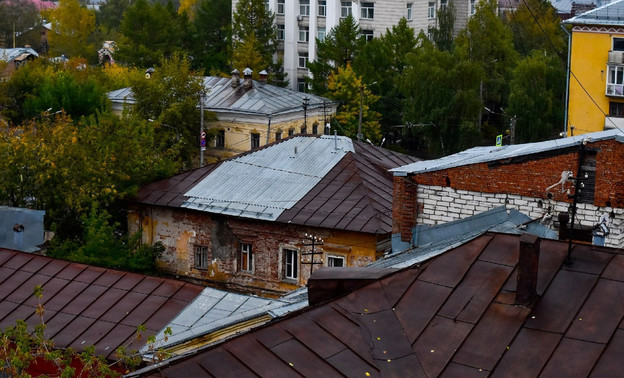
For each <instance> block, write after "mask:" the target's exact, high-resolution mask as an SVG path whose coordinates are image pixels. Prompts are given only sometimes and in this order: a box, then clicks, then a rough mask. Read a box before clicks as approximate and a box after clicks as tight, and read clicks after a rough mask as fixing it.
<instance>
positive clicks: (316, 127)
mask: <svg viewBox="0 0 624 378" xmlns="http://www.w3.org/2000/svg"><path fill="white" fill-rule="evenodd" d="M312 134H314V135H316V134H318V122H314V123H313V124H312Z"/></svg>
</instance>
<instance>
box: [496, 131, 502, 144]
mask: <svg viewBox="0 0 624 378" xmlns="http://www.w3.org/2000/svg"><path fill="white" fill-rule="evenodd" d="M502 145H503V134H499V135H497V136H496V147H500V146H502Z"/></svg>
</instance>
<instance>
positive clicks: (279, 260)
mask: <svg viewBox="0 0 624 378" xmlns="http://www.w3.org/2000/svg"><path fill="white" fill-rule="evenodd" d="M416 160H417V159H416V158H413V157H409V156H405V155H402V154H398V153H395V152H391V151H387V150H384V149H382V148H378V147H375V146H372V145H370V144H367V143H364V142H361V141H353V140H351V139H349V138H346V137H338V136H311V135H307V136H303V135H300V136H293V137H290V138H287V139H285V140H281V141H279V142H276V143H274V144H271V145H269V146H266V147H264V148H260V149H257V150H254V151H252V152H249V153H247V154H243V155H240V156H237V157H234V158H231V159H228V160H226V161H222V162H219V163H215V164H212V165H209V166H207V167H204V168H200V169H196V170H192V171H190V172H187V173H184V174H181V175H178V176H174V177H172V178H169V179H166V180H162V181H158V182H154V183H151V184H148V185H146V186H145V187H143V188H141V189H140V191H139V193H138V196H137V198H136V200H135V201H134V202H133V203H131V204H130V210H129V211H130V212H129V222H128V223H129V228H130V231H131V232H136V231H140V232H141V233H142V240H143V241H144V242H145V243H150V244H151V243H154V242H158V241H159V242H162V243H163V244H164V245H165V247H166V251H165V253H164V255H163V256H162V258H161V260H160V266H161V268H162V269H163V270H165V271H166V272H169V273H172V274H176V275H179V276H185V277H190V278H193V279H197V280H199V281H205V282H208V281H210V282H220V283H224V284H227V285H228V286H230V287H237V286H238V287H245V288H246V289H250V288H256V289H257V290H260V291H264V292H265V293H271V292H273V293H277V292H284V291H288V290H291V289H294V288H296V287H298V286H301V285H304V284H305V283H306V282H307V278H308V277H309V275H310V271H311V270H314V269H316V268H317V267H319V266H336V267H338V266H344V267H347V266H349V267H352V266H363V265H366V264H367V263H370V262H372V261H374V260H376V259H377V258H379V257H380V256H382V255H383V254H384V253H385V252H388V251H389V250H390V233H391V231H392V219H391V215H392V175H391V174H390V173H389V172H388V171H387V170H388V169H389V168H393V167H398V166H400V165H403V164H407V163H410V162H413V161H416ZM313 252H314V255H312V254H311V253H313ZM311 263H314V264H311Z"/></svg>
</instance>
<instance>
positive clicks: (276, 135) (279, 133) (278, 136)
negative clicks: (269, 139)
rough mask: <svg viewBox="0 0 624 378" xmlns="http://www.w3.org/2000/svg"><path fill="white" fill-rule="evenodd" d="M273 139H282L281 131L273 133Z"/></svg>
mask: <svg viewBox="0 0 624 378" xmlns="http://www.w3.org/2000/svg"><path fill="white" fill-rule="evenodd" d="M275 140H282V132H281V131H278V132H276V133H275Z"/></svg>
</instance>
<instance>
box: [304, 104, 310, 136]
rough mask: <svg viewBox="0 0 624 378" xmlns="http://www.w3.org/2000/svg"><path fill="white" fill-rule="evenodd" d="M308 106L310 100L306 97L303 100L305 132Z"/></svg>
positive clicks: (306, 129) (306, 130)
mask: <svg viewBox="0 0 624 378" xmlns="http://www.w3.org/2000/svg"><path fill="white" fill-rule="evenodd" d="M309 104H310V99H309V98H308V97H304V98H303V128H304V130H305V132H306V133H307V132H308V105H309Z"/></svg>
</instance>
